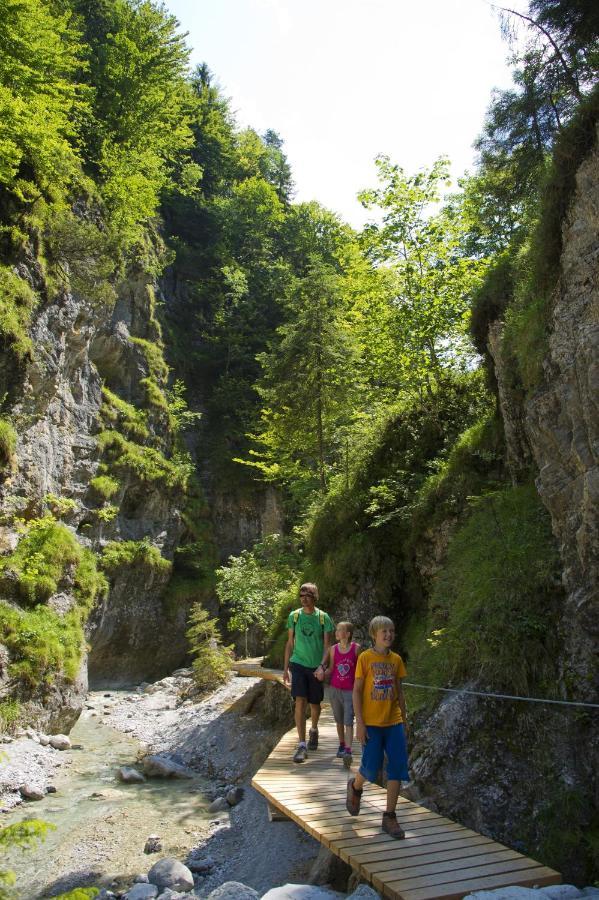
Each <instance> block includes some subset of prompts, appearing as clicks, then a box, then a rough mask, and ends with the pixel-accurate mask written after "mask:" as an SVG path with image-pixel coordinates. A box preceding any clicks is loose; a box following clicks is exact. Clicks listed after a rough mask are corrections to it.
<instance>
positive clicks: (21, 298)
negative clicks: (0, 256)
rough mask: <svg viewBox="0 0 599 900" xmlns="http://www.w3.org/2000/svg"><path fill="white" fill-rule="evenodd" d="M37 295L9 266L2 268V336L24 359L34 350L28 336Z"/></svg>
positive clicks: (0, 314) (0, 288) (0, 293)
mask: <svg viewBox="0 0 599 900" xmlns="http://www.w3.org/2000/svg"><path fill="white" fill-rule="evenodd" d="M35 304H36V295H35V293H34V292H33V290H32V289H31V287H30V286H29V284H28V283H27V282H26V281H24V280H23V279H22V278H20V277H19V276H18V275H17V274H16V272H14V270H13V269H11V268H9V267H8V266H0V335H2V337H3V338H4V341H5V343H6V345H8V346H9V347H10V349H11V350H12V351H13V353H14V354H15V355H16V356H17V357H18V358H19V359H23V358H24V357H26V356H29V355H30V354H31V352H32V350H33V344H32V342H31V338H30V337H29V334H28V329H29V325H30V322H31V315H32V312H33V309H34V307H35Z"/></svg>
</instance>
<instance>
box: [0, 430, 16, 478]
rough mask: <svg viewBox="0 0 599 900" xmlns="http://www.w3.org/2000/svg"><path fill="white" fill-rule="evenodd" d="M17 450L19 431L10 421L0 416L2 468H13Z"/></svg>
mask: <svg viewBox="0 0 599 900" xmlns="http://www.w3.org/2000/svg"><path fill="white" fill-rule="evenodd" d="M16 451H17V432H16V431H15V429H14V428H13V426H12V425H11V423H10V422H9V421H8V419H4V418H0V468H2V469H12V468H13V467H14V464H15V459H16Z"/></svg>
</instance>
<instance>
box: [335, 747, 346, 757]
mask: <svg viewBox="0 0 599 900" xmlns="http://www.w3.org/2000/svg"><path fill="white" fill-rule="evenodd" d="M344 755H345V744H339V749H338V750H337V753H336V754H335V756H336V757H337V759H343V757H344Z"/></svg>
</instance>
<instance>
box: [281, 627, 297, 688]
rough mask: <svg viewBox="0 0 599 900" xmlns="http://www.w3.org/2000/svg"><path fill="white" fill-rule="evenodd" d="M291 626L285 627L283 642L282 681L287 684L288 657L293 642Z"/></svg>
mask: <svg viewBox="0 0 599 900" xmlns="http://www.w3.org/2000/svg"><path fill="white" fill-rule="evenodd" d="M294 638H295V636H294V634H293V628H288V629H287V643H286V644H285V662H284V664H283V681H284V682H285V684H289V657H290V656H291V654H292V653H293V642H294Z"/></svg>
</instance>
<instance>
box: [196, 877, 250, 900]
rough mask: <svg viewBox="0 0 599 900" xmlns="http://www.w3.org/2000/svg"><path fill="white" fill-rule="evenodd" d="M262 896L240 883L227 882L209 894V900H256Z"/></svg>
mask: <svg viewBox="0 0 599 900" xmlns="http://www.w3.org/2000/svg"><path fill="white" fill-rule="evenodd" d="M259 897H260V894H259V893H258V892H257V891H255V890H254V889H253V888H251V887H248V886H247V885H246V884H241V882H240V881H225V883H224V884H221V885H219V887H217V888H216V890H214V891H212V893H211V894H208V897H207V900H256V898H259Z"/></svg>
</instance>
